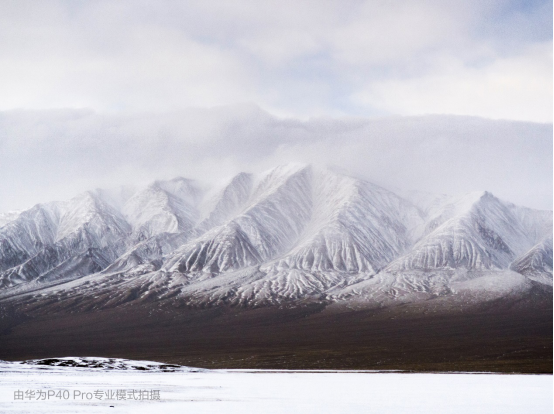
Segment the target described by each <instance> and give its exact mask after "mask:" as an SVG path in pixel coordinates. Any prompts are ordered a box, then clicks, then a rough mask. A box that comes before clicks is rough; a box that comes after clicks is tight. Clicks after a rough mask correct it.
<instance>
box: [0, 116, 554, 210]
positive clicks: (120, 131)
mask: <svg viewBox="0 0 554 414" xmlns="http://www.w3.org/2000/svg"><path fill="white" fill-rule="evenodd" d="M0 137H1V139H0V152H2V153H4V154H9V156H5V157H3V160H2V163H0V175H1V176H2V177H3V178H4V179H3V180H1V181H0V193H1V194H2V199H0V212H8V211H12V210H25V209H28V208H30V207H31V206H33V205H35V204H36V203H40V202H47V201H50V200H64V199H69V198H71V197H73V196H74V195H75V194H78V193H80V192H82V191H83V190H85V189H92V188H97V187H100V188H111V187H114V186H118V185H141V186H145V185H147V184H148V183H149V182H152V181H154V180H160V179H164V180H168V179H172V178H173V177H176V176H184V177H190V178H198V179H200V180H201V181H202V182H208V183H210V184H217V183H219V182H220V181H222V180H225V179H227V178H228V177H231V176H234V175H236V174H238V173H240V172H242V171H252V172H255V173H262V172H263V171H265V170H267V169H271V168H273V167H275V166H276V165H280V164H283V163H288V162H301V163H313V164H318V165H324V166H335V167H340V168H343V169H345V171H346V172H347V174H350V175H354V176H358V177H361V178H363V179H365V180H367V181H370V182H372V183H376V184H378V185H381V186H383V187H385V188H388V189H394V190H395V191H396V192H398V191H412V190H418V191H424V192H430V193H434V194H464V193H469V192H473V191H476V190H482V189H486V190H487V191H490V192H492V193H493V194H495V195H496V196H497V197H500V198H502V199H505V200H510V201H511V202H514V203H516V204H518V205H523V206H527V207H533V208H538V209H549V210H551V209H552V124H540V123H531V122H515V121H506V120H490V119H483V118H472V117H461V116H453V115H443V116H439V115H433V116H420V117H399V116H391V117H384V118H354V117H342V118H341V117H335V118H331V117H319V118H309V119H297V118H282V117H277V116H274V115H272V114H271V113H268V112H266V111H265V110H263V109H261V108H260V107H258V106H256V105H230V106H222V107H216V108H212V109H188V110H181V111H175V112H165V113H144V114H127V115H126V114H106V113H101V112H94V111H92V110H76V109H66V110H61V109H60V110H40V111H22V110H19V111H16V110H14V111H5V112H0ZM0 220H1V219H0Z"/></svg>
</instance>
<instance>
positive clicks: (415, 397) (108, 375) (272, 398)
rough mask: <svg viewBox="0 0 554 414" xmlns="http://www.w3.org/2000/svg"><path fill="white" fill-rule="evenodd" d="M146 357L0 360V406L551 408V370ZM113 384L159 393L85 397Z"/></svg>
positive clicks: (395, 411) (76, 409)
mask: <svg viewBox="0 0 554 414" xmlns="http://www.w3.org/2000/svg"><path fill="white" fill-rule="evenodd" d="M152 364H155V363H148V364H146V363H144V362H135V363H134V364H133V366H132V367H131V368H130V369H121V368H118V369H113V368H112V369H110V368H75V367H60V366H40V365H38V366H37V365H24V364H14V363H0V384H1V386H0V412H2V413H34V414H38V413H105V412H113V413H116V412H119V413H152V412H163V413H164V414H170V413H217V414H221V413H287V414H291V413H306V414H308V413H318V414H321V413H348V414H352V413H364V414H365V413H379V414H385V413H391V414H399V413H410V414H413V413H425V414H433V413H441V414H442V413H464V414H465V413H473V414H478V413H486V414H492V413H502V414H511V413H534V414H540V413H552V409H553V406H552V397H553V392H552V385H553V379H552V376H551V375H494V374H464V373H458V374H406V373H394V372H389V373H376V372H359V371H358V372H329V371H325V372H323V371H321V372H314V371H236V370H235V371H233V370H211V371H209V370H201V371H194V370H189V369H186V368H185V367H183V369H182V370H177V371H175V372H160V371H159V370H153V371H137V368H136V367H137V366H139V367H140V366H151V365H152ZM116 365H118V366H121V365H122V364H121V363H118V364H116ZM133 367H135V368H133ZM26 390H36V391H38V390H42V391H46V392H48V391H54V392H56V393H58V391H60V390H62V391H64V390H67V391H68V392H67V393H66V395H69V397H68V398H67V399H63V398H61V399H60V398H57V397H55V396H54V397H50V398H49V399H47V400H44V401H41V400H39V401H36V399H33V400H28V399H27V398H26V397H24V400H19V399H18V400H15V399H14V396H15V395H16V394H15V393H16V392H18V391H26ZM117 390H125V391H127V392H128V391H129V390H146V391H152V390H156V391H159V397H160V399H159V400H150V399H148V400H147V399H145V400H128V399H127V400H119V401H118V400H115V399H112V400H105V398H103V399H102V400H100V399H97V398H96V397H91V399H87V397H86V395H89V396H92V395H93V394H92V393H94V392H95V391H102V392H104V393H105V392H109V391H112V392H117ZM79 392H80V393H81V394H79ZM87 393H91V394H87ZM51 394H52V393H51ZM39 395H40V394H39ZM75 395H77V396H76V397H75ZM83 395H84V396H83ZM149 395H150V394H149Z"/></svg>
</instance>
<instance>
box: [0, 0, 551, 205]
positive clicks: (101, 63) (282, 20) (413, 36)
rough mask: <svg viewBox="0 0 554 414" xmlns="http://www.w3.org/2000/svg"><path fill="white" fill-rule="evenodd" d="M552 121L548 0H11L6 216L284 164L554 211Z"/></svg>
mask: <svg viewBox="0 0 554 414" xmlns="http://www.w3.org/2000/svg"><path fill="white" fill-rule="evenodd" d="M191 108H197V109H191ZM202 108H203V109H202ZM207 108H212V109H207ZM552 113H553V105H552V2H551V1H534V0H513V1H510V0H506V1H503V0H491V1H487V0H479V1H477V0H466V1H458V0H456V1H449V0H429V1H427V0H417V1H414V0H409V1H401V0H399V1H378V0H374V1H362V0H336V1H335V0H317V1H315V0H314V1H310V0H303V1H298V0H296V1H287V0H280V1H273V0H264V1H244V0H234V1H212V0H202V1H200V0H199V1H195V0H188V1H169V0H155V1H154V0H152V1H150V0H118V1H113V0H106V1H103V0H98V1H92V0H91V1H86V0H67V1H56V0H49V1H41V0H35V1H27V0H3V1H0V176H1V177H2V180H0V211H5V210H9V209H20V208H25V207H29V205H32V204H33V203H35V202H38V201H46V200H49V199H53V198H64V197H69V196H71V195H72V194H74V193H75V192H79V191H80V190H84V189H87V188H90V187H93V186H107V185H110V184H118V183H122V182H139V181H147V180H151V179H154V178H170V177H171V176H173V175H189V176H197V178H203V177H206V178H208V179H216V178H217V176H222V175H225V174H230V173H233V172H236V171H238V170H259V169H262V168H266V167H269V166H271V165H273V164H275V163H280V162H287V161H309V162H318V163H323V164H329V163H332V164H336V165H339V166H342V167H345V168H348V169H349V170H351V171H353V172H354V173H356V174H359V175H362V176H364V177H365V178H368V179H370V180H373V181H375V182H378V183H382V184H386V185H391V186H399V187H404V188H408V187H409V188H417V189H422V190H432V191H440V192H450V193H453V192H460V191H472V190H481V189H487V190H490V191H492V192H493V193H495V194H497V195H499V196H501V197H504V198H506V199H509V200H511V201H514V202H518V203H520V204H523V205H529V206H533V207H538V208H551V205H552ZM430 115H431V116H430ZM454 115H457V116H458V117H453V116H454ZM414 116H415V117H414ZM493 120H496V121H493Z"/></svg>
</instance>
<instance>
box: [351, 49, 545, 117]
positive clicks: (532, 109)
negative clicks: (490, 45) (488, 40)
mask: <svg viewBox="0 0 554 414" xmlns="http://www.w3.org/2000/svg"><path fill="white" fill-rule="evenodd" d="M440 66H441V67H440V68H438V69H437V70H435V71H433V72H431V73H429V74H426V75H424V76H420V77H414V78H407V79H386V80H382V81H379V82H368V84H367V85H366V87H365V88H364V89H362V90H361V91H360V92H357V93H355V94H354V99H355V100H357V101H358V102H360V104H362V105H368V106H372V107H381V108H385V109H386V110H388V111H390V112H392V113H397V114H402V115H419V114H440V113H448V114H456V115H475V114H479V115H480V116H483V117H488V118H496V119H499V118H500V119H501V118H504V119H517V120H525V121H539V122H551V121H552V110H553V107H552V42H545V43H543V44H540V45H534V46H532V47H530V48H529V49H528V50H526V51H525V53H523V54H521V55H518V56H515V57H508V58H499V59H496V60H494V61H492V62H490V63H488V64H485V65H483V66H482V67H478V68H476V67H471V66H466V65H464V64H463V62H461V61H460V60H457V59H450V60H448V61H445V62H441V63H440Z"/></svg>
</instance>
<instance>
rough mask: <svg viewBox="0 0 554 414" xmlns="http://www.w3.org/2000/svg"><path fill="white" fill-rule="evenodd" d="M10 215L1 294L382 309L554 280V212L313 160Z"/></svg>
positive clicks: (95, 195) (1, 250)
mask: <svg viewBox="0 0 554 414" xmlns="http://www.w3.org/2000/svg"><path fill="white" fill-rule="evenodd" d="M418 198H419V202H417V199H418ZM416 204H417V205H416ZM2 217H3V219H4V220H7V222H6V223H4V224H3V225H1V226H0V297H8V296H13V295H21V294H25V293H28V294H31V292H36V291H40V290H43V291H44V293H45V295H47V296H48V295H50V293H49V292H50V291H51V290H49V286H54V285H57V286H58V288H57V289H55V291H56V292H60V291H65V293H64V294H65V296H64V297H66V299H65V300H69V299H68V298H70V297H71V298H76V297H80V298H83V300H84V302H87V301H90V300H91V299H90V297H91V296H93V297H103V298H104V299H103V300H104V301H103V302H102V304H101V305H98V306H106V304H109V303H111V304H117V303H123V302H121V298H127V299H126V300H142V299H141V298H145V297H148V298H149V300H153V301H161V302H163V301H165V300H169V298H170V299H171V300H180V301H182V302H184V303H188V304H191V305H194V304H217V303H236V304H242V305H253V306H258V305H263V304H278V303H281V302H287V301H290V300H292V301H298V300H310V301H324V302H334V301H345V300H346V301H348V300H352V299H351V298H352V297H355V298H356V301H358V302H360V301H361V302H364V303H366V305H367V306H383V305H384V304H388V303H390V302H391V301H392V302H394V301H398V303H400V302H402V301H406V300H408V301H419V300H423V299H424V298H427V299H428V298H436V297H439V296H441V295H442V296H452V297H453V298H454V296H455V292H456V289H458V288H459V286H462V285H460V283H465V284H464V285H463V286H464V289H465V290H466V291H468V292H470V293H471V294H472V295H473V296H475V298H477V299H476V300H484V301H486V300H491V298H494V297H497V296H498V295H499V292H505V291H506V289H505V288H506V287H508V290H507V291H506V292H508V293H509V292H517V291H519V290H521V289H528V288H529V286H530V285H529V283H531V281H532V282H533V283H541V284H546V285H549V286H552V243H551V234H552V212H551V211H540V210H532V209H528V208H525V207H518V206H515V205H513V204H511V203H508V202H504V201H502V200H500V199H498V198H496V197H494V196H493V195H492V194H491V193H489V192H486V191H484V192H477V193H471V194H469V195H464V196H461V197H460V196H459V197H455V196H454V197H452V196H446V195H439V196H422V195H414V194H412V195H411V196H410V197H407V196H405V195H402V194H397V193H395V192H391V191H389V190H387V189H384V188H382V187H379V186H377V185H375V184H372V183H370V182H367V181H364V180H361V179H358V178H355V177H350V176H348V175H346V174H343V173H339V172H337V171H333V170H329V169H322V168H319V167H314V166H311V165H304V164H287V165H282V166H279V167H276V168H274V169H272V170H269V171H267V172H265V173H263V174H260V175H253V174H249V173H240V174H238V175H236V176H234V177H232V178H231V179H230V180H228V182H227V183H225V184H224V185H221V186H219V187H215V188H211V189H209V188H207V186H206V185H203V184H202V183H200V182H198V181H193V180H189V179H186V178H182V177H177V178H175V179H173V180H168V181H156V182H154V183H152V184H150V185H148V186H146V187H143V188H134V189H131V188H130V187H126V188H121V189H118V190H116V191H108V190H95V191H88V192H85V193H82V194H81V195H78V196H77V197H75V198H74V199H72V200H70V201H68V202H54V203H47V204H39V205H37V206H35V207H33V208H31V209H29V210H26V211H23V212H20V213H18V214H11V215H3V216H2ZM548 237H550V239H549V240H550V243H548ZM543 240H547V241H546V242H543ZM541 243H542V244H541ZM533 249H534V250H533ZM517 275H519V276H517ZM520 276H521V277H520ZM503 278H504V279H503ZM470 280H473V282H471V283H470V282H469V281H470ZM479 280H481V281H485V280H487V281H489V282H490V283H492V285H491V287H489V288H483V287H482V286H481V285H482V284H479V283H480V282H479ZM492 281H494V283H493V282H492ZM487 283H488V282H487ZM64 286H65V288H64ZM518 289H519V290H518ZM129 292H134V293H133V294H132V295H131V296H129ZM508 293H506V294H508ZM56 294H59V293H56ZM129 298H131V299H129ZM117 306H119V305H117Z"/></svg>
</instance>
